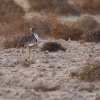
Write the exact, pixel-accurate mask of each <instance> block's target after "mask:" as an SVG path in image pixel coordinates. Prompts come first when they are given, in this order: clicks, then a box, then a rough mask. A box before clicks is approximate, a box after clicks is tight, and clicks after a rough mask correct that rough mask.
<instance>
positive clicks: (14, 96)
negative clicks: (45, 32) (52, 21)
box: [0, 39, 100, 100]
mask: <svg viewBox="0 0 100 100" xmlns="http://www.w3.org/2000/svg"><path fill="white" fill-rule="evenodd" d="M48 41H56V42H58V43H61V44H62V45H63V46H64V47H65V48H66V51H65V52H64V51H58V52H48V51H45V52H44V51H41V47H42V45H43V43H45V42H48ZM88 60H93V61H94V60H99V61H100V44H99V43H98V44H95V43H82V42H79V41H65V40H62V39H60V40H53V39H47V40H41V41H40V42H39V43H38V45H37V46H36V47H34V48H32V49H31V53H29V52H28V49H27V48H26V49H24V53H22V50H21V49H15V48H12V49H4V50H1V51H0V100H100V82H99V81H97V82H84V81H81V80H78V79H77V78H72V77H71V76H70V72H71V71H73V70H76V69H81V68H82V67H83V66H84V65H85V63H86V62H87V61H88Z"/></svg>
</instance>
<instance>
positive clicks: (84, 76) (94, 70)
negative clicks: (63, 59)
mask: <svg viewBox="0 0 100 100" xmlns="http://www.w3.org/2000/svg"><path fill="white" fill-rule="evenodd" d="M71 77H72V78H73V77H77V78H78V79H79V80H83V81H100V62H99V61H95V62H94V63H90V62H88V63H87V64H86V66H85V67H83V68H82V69H81V70H80V71H79V70H77V71H72V72H71Z"/></svg>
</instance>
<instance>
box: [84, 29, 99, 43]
mask: <svg viewBox="0 0 100 100" xmlns="http://www.w3.org/2000/svg"><path fill="white" fill-rule="evenodd" d="M84 40H85V41H88V42H96V43H98V42H100V29H97V30H94V31H93V33H91V34H87V35H86V36H85V38H84Z"/></svg>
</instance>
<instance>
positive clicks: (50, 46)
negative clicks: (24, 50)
mask: <svg viewBox="0 0 100 100" xmlns="http://www.w3.org/2000/svg"><path fill="white" fill-rule="evenodd" d="M46 50H48V51H49V52H57V51H58V50H62V51H65V50H66V49H65V48H64V47H63V46H62V45H61V44H59V43H57V42H47V43H44V45H43V47H42V51H46Z"/></svg>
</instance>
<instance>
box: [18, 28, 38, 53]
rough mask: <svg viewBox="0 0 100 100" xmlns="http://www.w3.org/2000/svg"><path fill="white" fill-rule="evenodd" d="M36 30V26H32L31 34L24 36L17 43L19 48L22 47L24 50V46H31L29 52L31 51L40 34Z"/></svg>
mask: <svg viewBox="0 0 100 100" xmlns="http://www.w3.org/2000/svg"><path fill="white" fill-rule="evenodd" d="M35 31H36V28H30V32H31V34H30V35H26V36H24V37H22V38H21V39H20V40H19V42H18V44H17V48H19V47H22V52H23V47H29V53H30V48H31V47H32V46H34V45H35V44H37V43H38V35H37V34H36V32H35Z"/></svg>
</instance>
